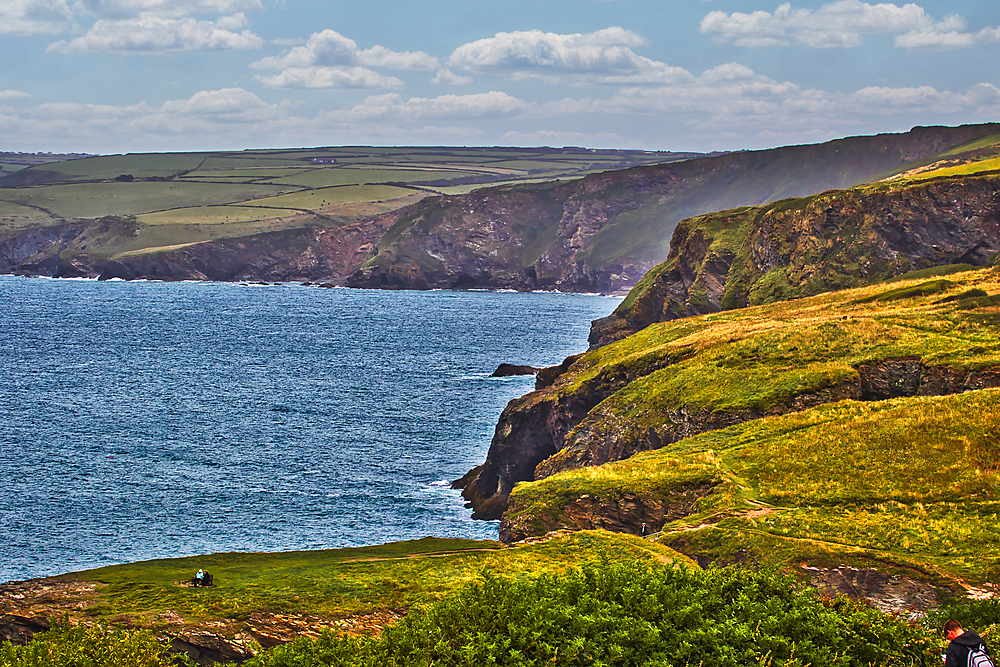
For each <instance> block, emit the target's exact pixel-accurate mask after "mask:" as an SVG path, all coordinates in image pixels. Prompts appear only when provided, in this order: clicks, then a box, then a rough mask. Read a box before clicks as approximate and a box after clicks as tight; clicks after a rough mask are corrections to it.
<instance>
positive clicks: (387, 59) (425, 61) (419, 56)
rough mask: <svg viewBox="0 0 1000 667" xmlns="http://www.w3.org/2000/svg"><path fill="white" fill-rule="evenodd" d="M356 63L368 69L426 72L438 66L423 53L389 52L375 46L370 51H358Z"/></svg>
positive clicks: (433, 58) (436, 62)
mask: <svg viewBox="0 0 1000 667" xmlns="http://www.w3.org/2000/svg"><path fill="white" fill-rule="evenodd" d="M358 63H360V64H362V65H367V66H368V67H387V68H389V69H415V70H427V71H430V70H433V69H436V68H437V66H438V61H437V58H435V57H433V56H430V55H428V54H426V53H424V52H423V51H390V50H389V49H387V48H385V47H384V46H379V45H377V44H376V45H375V46H373V47H372V48H370V49H365V50H364V51H359V52H358Z"/></svg>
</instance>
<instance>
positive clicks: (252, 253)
mask: <svg viewBox="0 0 1000 667" xmlns="http://www.w3.org/2000/svg"><path fill="white" fill-rule="evenodd" d="M387 222H388V220H387V218H386V217H385V216H380V217H377V218H372V219H370V220H366V221H364V222H359V223H354V224H349V225H343V226H339V227H332V228H322V227H314V226H307V227H299V228H294V229H287V230H284V231H276V232H267V233H262V234H256V235H252V236H245V237H238V238H222V239H216V240H209V241H202V242H197V243H189V244H182V245H180V246H169V247H166V248H157V247H151V248H145V247H141V245H142V240H141V239H142V236H143V233H144V232H145V231H146V229H145V228H144V227H143V225H141V224H140V223H138V222H137V221H136V220H135V219H134V218H118V217H108V218H101V219H99V220H91V221H76V222H68V223H64V224H61V225H56V226H51V227H42V228H36V229H30V230H23V231H20V232H7V233H6V234H5V235H2V236H0V272H2V273H13V274H18V275H43V276H51V277H56V278H68V277H81V278H98V279H100V280H108V279H112V278H122V279H125V280H135V279H147V280H221V281H241V280H267V281H310V282H332V283H336V284H340V283H343V281H344V280H345V279H346V278H347V276H349V275H350V274H351V273H352V272H353V271H355V270H356V269H357V267H358V266H360V265H361V264H362V263H363V262H364V261H365V260H366V259H367V258H368V253H369V251H370V249H371V248H372V247H373V245H374V243H375V242H376V241H377V240H378V239H379V237H380V236H381V235H382V233H383V232H384V231H385V226H386V224H387ZM123 239H124V240H125V241H124V242H123ZM133 239H134V241H133ZM112 241H113V243H112ZM130 241H131V242H133V243H134V244H138V245H140V249H138V250H134V251H125V252H119V253H116V254H113V255H110V256H109V255H107V254H103V253H102V251H101V248H102V247H108V246H109V245H115V246H122V245H125V247H127V246H128V243H129V242H130Z"/></svg>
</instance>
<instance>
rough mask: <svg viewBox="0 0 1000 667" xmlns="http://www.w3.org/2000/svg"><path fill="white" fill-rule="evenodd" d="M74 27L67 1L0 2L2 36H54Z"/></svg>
mask: <svg viewBox="0 0 1000 667" xmlns="http://www.w3.org/2000/svg"><path fill="white" fill-rule="evenodd" d="M72 25H73V12H72V11H71V10H70V8H69V5H68V4H67V1H66V0H2V1H0V34H4V35H22V36H25V35H53V34H58V33H61V32H65V31H66V30H68V29H69V28H70V27H71V26H72Z"/></svg>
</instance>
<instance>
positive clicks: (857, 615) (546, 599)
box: [245, 564, 929, 667]
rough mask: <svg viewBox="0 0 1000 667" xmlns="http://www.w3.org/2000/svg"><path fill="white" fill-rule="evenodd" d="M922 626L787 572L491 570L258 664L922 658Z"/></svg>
mask: <svg viewBox="0 0 1000 667" xmlns="http://www.w3.org/2000/svg"><path fill="white" fill-rule="evenodd" d="M928 646H929V643H928V642H927V641H926V640H925V637H924V635H923V634H922V632H921V631H920V630H919V629H917V628H913V627H910V626H908V625H906V624H905V623H903V622H901V621H900V620H898V619H896V618H895V617H892V616H886V615H884V614H882V613H880V612H878V611H877V610H875V609H872V608H870V607H867V606H864V605H862V604H859V603H856V602H852V601H850V600H847V599H846V598H843V599H838V600H825V599H822V598H820V597H817V596H816V595H815V594H814V593H813V592H811V591H809V590H802V589H799V588H798V587H797V586H796V584H795V583H794V581H793V580H792V579H791V578H790V577H787V576H784V575H781V574H779V573H777V572H775V571H760V572H758V571H752V570H747V569H741V568H724V569H719V570H710V571H707V572H702V571H698V570H694V569H688V568H685V567H667V566H654V567H649V566H645V565H640V564H605V565H604V566H601V567H585V568H583V569H581V570H573V571H570V572H568V573H565V574H562V575H542V576H539V577H537V578H535V579H532V580H528V581H514V580H508V579H504V578H501V577H497V576H494V575H491V574H485V575H483V577H482V579H481V580H480V581H478V582H476V583H474V584H472V585H469V586H467V587H466V588H464V589H462V590H461V591H459V592H458V593H457V594H456V595H454V596H453V597H451V598H450V599H448V600H444V601H442V602H439V603H437V604H435V605H433V606H430V607H428V608H426V609H424V610H418V611H414V612H412V613H411V614H410V615H409V616H407V617H406V618H405V619H403V620H402V621H400V622H399V623H398V624H396V625H394V626H390V627H388V628H386V629H385V630H384V631H383V633H382V635H381V636H379V637H376V638H349V637H346V636H340V637H338V636H335V635H333V634H331V633H328V634H325V635H323V636H322V637H320V638H319V639H318V640H309V639H304V640H299V641H296V642H293V643H292V644H289V645H286V646H284V647H281V648H280V649H275V650H273V651H271V652H267V653H262V654H261V655H259V656H257V657H256V658H255V659H254V660H252V661H250V662H249V663H245V664H246V665H247V667H291V666H292V665H296V666H303V667H318V666H320V665H338V666H339V665H343V666H347V665H352V666H354V665H373V666H374V665H388V666H395V667H404V666H406V667H409V666H416V665H449V666H450V665H455V666H459V665H462V666H469V667H472V666H473V665H476V666H479V665H518V666H525V667H526V666H528V665H542V664H545V665H567V666H568V665H621V666H632V665H635V666H653V665H677V666H681V665H692V666H696V665H701V664H705V665H708V664H711V665H713V666H729V665H731V666H734V667H735V666H742V665H754V666H756V665H782V666H787V667H793V666H795V667H801V666H803V665H814V666H820V665H836V666H841V665H843V666H845V667H846V666H853V665H858V666H861V665H865V666H867V665H913V664H917V663H919V662H921V658H922V657H926V656H927V655H929V654H928V653H927V650H928Z"/></svg>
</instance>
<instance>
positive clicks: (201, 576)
mask: <svg viewBox="0 0 1000 667" xmlns="http://www.w3.org/2000/svg"><path fill="white" fill-rule="evenodd" d="M204 579H205V572H204V570H198V574H196V575H194V585H195V586H201V583H202V581H203V580H204Z"/></svg>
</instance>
